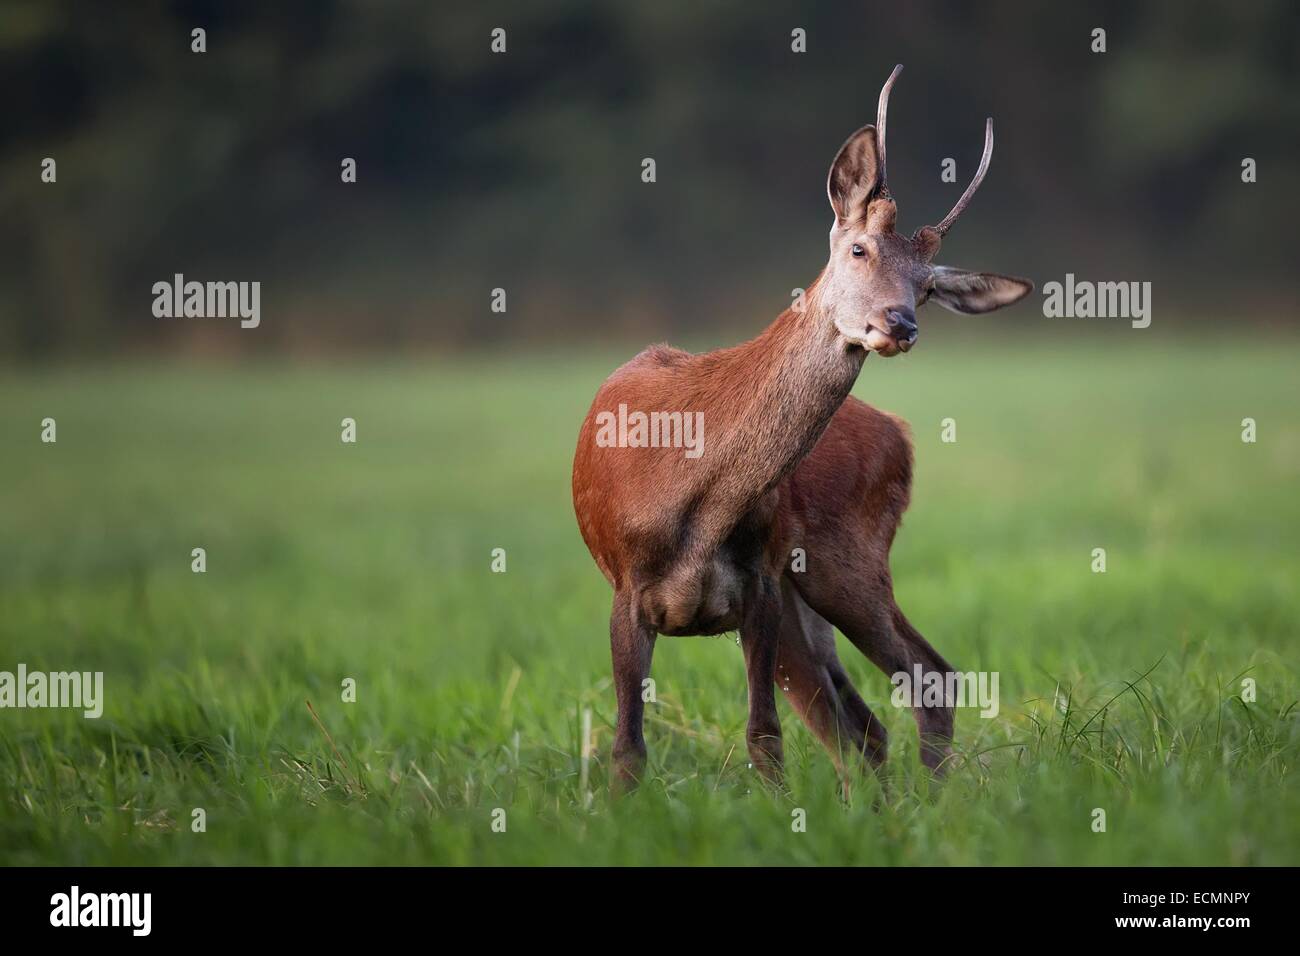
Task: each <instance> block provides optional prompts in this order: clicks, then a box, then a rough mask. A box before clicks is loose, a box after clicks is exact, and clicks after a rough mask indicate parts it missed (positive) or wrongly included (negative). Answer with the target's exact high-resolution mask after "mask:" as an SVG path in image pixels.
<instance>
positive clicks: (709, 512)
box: [573, 66, 1033, 785]
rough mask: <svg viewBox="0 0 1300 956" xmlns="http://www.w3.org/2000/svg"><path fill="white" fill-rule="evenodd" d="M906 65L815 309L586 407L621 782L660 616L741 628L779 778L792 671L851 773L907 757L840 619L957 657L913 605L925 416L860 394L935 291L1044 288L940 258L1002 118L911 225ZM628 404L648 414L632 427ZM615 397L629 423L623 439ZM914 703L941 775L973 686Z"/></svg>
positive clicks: (971, 304)
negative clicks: (892, 558)
mask: <svg viewBox="0 0 1300 956" xmlns="http://www.w3.org/2000/svg"><path fill="white" fill-rule="evenodd" d="M901 69H902V67H901V66H898V67H896V68H895V69H894V72H893V73H892V74H891V75H890V77H889V80H888V81H887V82H886V83H885V86H884V88H883V89H882V90H881V93H880V101H879V107H878V111H877V118H876V125H875V126H864V127H863V128H862V129H860V130H858V131H857V132H856V133H854V134H853V135H852V136H850V137H849V139H848V141H847V142H845V144H844V145H843V146H842V147H841V148H840V151H839V153H838V154H836V156H835V161H834V162H833V163H832V164H831V168H830V174H829V176H828V178H827V183H826V191H827V194H828V196H829V198H830V203H831V208H832V209H833V210H834V213H835V222H834V225H833V226H832V228H831V233H830V261H829V262H828V263H827V265H826V267H825V268H824V269H823V270H822V272H821V275H819V276H818V277H817V280H816V281H815V282H814V283H813V284H812V285H811V286H810V287H809V288H808V290H807V292H806V294H805V296H804V302H803V303H802V305H800V304H799V303H796V306H794V307H791V308H789V309H787V310H786V311H785V312H783V313H782V314H781V315H780V316H779V317H778V318H777V319H776V321H774V322H773V323H772V324H771V325H770V326H768V327H767V329H766V330H765V331H763V332H762V333H760V334H759V335H758V336H757V337H756V338H754V339H752V340H750V341H748V342H746V343H744V344H742V345H737V346H734V347H732V348H725V349H718V350H716V351H713V352H707V353H705V354H702V355H693V354H690V353H687V352H683V351H680V350H678V349H674V348H670V347H668V346H666V345H658V346H654V347H652V348H649V349H646V350H645V351H644V352H642V353H641V354H640V355H638V356H636V358H634V359H632V361H630V362H628V363H627V364H626V365H624V366H623V367H622V368H620V369H618V370H617V371H615V372H614V374H613V375H611V376H610V377H609V378H608V379H607V380H606V381H605V383H604V384H603V385H602V386H601V387H600V390H599V391H598V392H597V393H596V398H595V401H594V402H593V403H592V406H591V410H590V411H589V412H588V413H587V417H586V420H585V421H584V422H583V424H582V429H581V431H580V432H579V435H578V448H577V453H576V455H575V457H574V462H573V502H574V509H575V511H576V512H577V518H578V526H579V528H580V529H581V532H582V537H583V540H584V541H585V542H586V544H587V547H588V549H589V550H590V551H591V554H592V557H593V558H595V561H596V564H597V565H599V567H600V570H601V571H602V572H603V573H604V575H605V577H606V578H607V579H608V580H609V583H610V584H611V585H612V586H613V588H614V604H613V610H612V612H611V614H610V622H609V630H610V644H611V649H612V653H613V662H614V690H615V694H616V697H617V701H618V722H617V727H616V730H615V739H614V745H613V752H612V766H611V772H612V777H613V782H614V783H615V784H616V785H631V784H634V783H635V782H636V781H637V780H639V778H640V777H641V775H642V773H643V770H644V765H645V759H646V747H645V739H644V737H643V735H642V713H643V702H642V682H643V681H644V680H645V678H647V677H648V676H649V673H650V659H651V655H652V653H653V650H654V645H655V640H656V638H657V636H658V635H660V634H663V635H691V634H695V635H710V634H720V633H723V632H725V631H731V630H737V629H738V630H739V632H740V643H741V646H742V648H743V650H744V658H745V669H746V676H747V679H748V683H749V721H748V726H747V730H746V740H747V744H748V747H749V754H750V759H751V761H752V763H753V765H754V767H755V768H756V769H757V770H758V771H759V772H760V773H761V774H762V775H763V776H764V777H765V778H766V779H768V780H770V781H779V780H780V779H781V772H782V771H781V767H782V744H781V725H780V720H779V717H778V715H777V708H776V691H775V687H776V686H777V683H776V682H777V678H778V677H779V678H780V686H782V687H783V688H784V689H785V692H786V693H787V694H788V696H789V700H790V703H791V704H792V705H793V708H794V710H795V711H796V712H797V713H798V714H799V716H800V717H801V718H802V719H803V720H804V721H805V722H806V723H807V724H808V726H809V728H811V730H812V731H813V733H814V734H815V735H816V736H817V737H818V738H819V739H820V740H821V742H822V743H823V744H824V745H825V746H826V748H827V749H828V750H829V751H830V752H831V755H832V758H833V759H834V760H835V761H836V764H837V766H838V767H840V768H841V771H842V770H843V768H844V765H845V761H846V758H849V757H851V756H852V755H853V754H857V755H858V758H856V759H860V760H861V761H865V763H864V764H863V765H864V766H873V767H874V766H878V765H879V763H880V762H881V761H883V759H884V757H885V729H884V727H883V726H882V725H881V723H880V721H879V720H878V719H877V718H876V717H875V715H873V714H872V712H871V711H870V710H869V709H868V707H867V705H866V704H865V703H864V702H863V700H862V698H861V696H859V694H858V692H857V690H856V689H855V688H854V687H853V684H852V683H851V682H850V681H849V678H848V675H847V674H846V673H845V670H844V667H843V666H842V665H841V663H840V661H839V659H838V657H837V656H836V653H835V641H834V632H833V630H832V628H839V629H840V630H841V631H842V632H843V633H844V634H845V636H847V637H848V639H849V640H850V641H852V642H853V644H854V645H856V646H857V648H858V649H859V650H861V651H862V653H863V654H865V655H866V656H867V658H868V659H870V660H871V662H872V663H873V664H875V665H876V666H877V667H879V668H881V669H882V670H883V671H885V672H886V673H894V672H897V671H907V672H908V673H911V672H913V669H914V665H916V664H920V665H921V666H922V667H923V669H924V671H925V672H926V673H930V672H941V673H943V674H946V673H948V672H950V671H951V670H952V667H951V665H949V664H948V662H947V661H945V660H944V659H943V657H941V656H940V655H939V653H938V652H937V651H936V650H935V649H934V648H933V647H931V646H930V644H929V643H928V642H927V641H926V640H925V638H923V637H922V636H921V635H920V634H919V633H918V632H917V631H916V629H915V628H913V627H912V625H911V624H909V623H908V621H907V618H905V617H904V616H903V612H902V611H901V610H899V608H898V605H897V604H896V603H895V601H894V595H893V586H892V581H891V578H890V573H889V548H890V544H891V543H892V541H893V538H894V532H895V530H896V529H897V527H898V523H899V520H900V518H901V516H902V514H903V510H904V509H905V508H906V507H907V503H908V496H909V491H910V486H911V474H912V448H911V443H910V441H909V438H908V430H907V426H906V425H905V424H904V423H903V422H902V421H901V420H899V419H897V418H895V417H894V416H892V415H889V414H887V413H885V412H881V411H877V410H876V409H874V408H872V407H871V406H869V405H866V404H864V403H863V402H860V401H857V400H856V399H853V398H850V397H849V390H850V389H851V388H852V387H853V383H854V382H855V381H856V380H857V377H858V373H859V371H860V370H861V369H862V365H863V362H864V361H865V360H866V357H867V355H868V354H870V353H871V352H875V353H877V354H879V355H881V356H885V357H889V356H893V355H897V354H898V353H899V352H906V351H909V350H910V349H911V348H912V347H913V346H914V344H915V343H916V339H917V324H916V312H915V310H916V309H917V307H919V306H921V305H923V304H924V303H925V302H926V301H928V300H930V299H934V300H935V301H937V302H938V303H939V304H940V305H943V306H945V307H947V308H948V309H951V310H952V311H954V312H960V313H966V314H976V313H982V312H989V311H992V310H993V309H997V308H1000V307H1002V306H1005V305H1009V304H1011V303H1013V302H1015V301H1017V300H1019V299H1020V298H1022V297H1023V296H1025V295H1027V294H1028V293H1029V292H1030V291H1032V289H1033V284H1032V283H1031V282H1029V281H1028V280H1025V279H1016V278H1011V277H1007V276H1001V275H993V274H989V273H976V272H965V271H961V270H957V269H949V268H946V267H943V266H935V265H931V261H932V259H933V258H934V255H935V253H936V252H938V251H939V244H940V240H941V239H942V238H943V236H944V235H945V233H947V231H948V229H949V228H950V227H951V226H952V224H953V223H954V222H955V221H956V220H957V217H958V216H960V215H961V213H962V211H963V210H964V209H965V208H966V206H967V204H968V203H969V202H970V200H971V197H972V196H973V195H974V193H975V191H976V189H978V188H979V185H980V183H981V182H982V181H983V179H984V175H985V173H986V172H987V171H988V165H989V158H990V156H991V155H992V151H993V121H992V120H991V119H990V120H989V121H988V123H987V125H986V127H985V136H984V153H983V157H982V158H981V160H980V164H979V169H978V171H977V172H976V173H975V176H974V178H973V180H972V181H971V184H970V185H969V186H968V187H967V188H966V191H965V192H964V193H963V194H962V196H961V198H960V199H958V200H957V204H956V205H955V206H954V207H953V209H952V211H951V212H950V213H948V215H947V216H945V217H944V219H943V221H942V222H940V223H939V224H938V225H937V226H925V227H923V228H921V229H919V230H918V231H917V232H916V233H915V234H914V235H913V236H912V237H911V238H907V237H905V236H902V235H899V234H898V233H896V232H895V231H894V225H895V219H896V208H895V205H894V200H893V198H892V197H891V195H890V192H889V186H888V183H887V181H886V176H885V169H886V167H885V121H886V113H887V111H888V105H889V93H890V90H891V88H892V87H893V84H894V81H895V79H896V78H897V76H898V73H899V71H900V70H901ZM628 409H632V410H633V411H634V412H640V413H641V418H640V419H638V420H637V425H638V426H639V431H635V430H634V431H635V433H634V434H633V436H632V439H631V440H626V441H624V440H622V439H624V438H625V437H626V435H625V434H624V433H625V432H626V430H627V429H626V425H627V420H628V419H629V418H630V417H631V416H629V415H628V412H627V410H628ZM674 412H677V413H680V414H679V416H678V417H677V418H672V414H673V413H674ZM655 413H662V414H659V415H658V419H657V424H658V425H660V426H662V428H661V429H658V430H656V433H655V434H653V435H652V436H649V437H648V436H647V435H646V429H645V427H644V426H645V422H646V419H647V418H649V417H650V416H651V415H652V414H655ZM615 415H618V416H619V418H620V428H621V429H622V431H621V432H620V434H619V439H620V441H613V440H611V436H612V433H613V431H614V429H613V428H612V427H610V426H612V422H613V418H614V416H615ZM683 418H685V419H686V423H687V424H690V423H691V422H692V421H695V420H698V421H700V422H701V423H702V425H703V426H704V428H703V429H700V430H699V433H698V434H697V435H696V436H695V441H696V442H698V447H697V448H694V449H693V452H694V453H693V454H692V453H687V452H684V451H683V449H682V448H681V447H671V446H672V445H674V444H678V445H680V442H674V441H669V440H664V441H660V440H658V439H660V438H665V439H668V438H678V437H680V436H678V435H676V434H674V435H661V434H659V433H658V431H670V430H673V429H670V428H669V423H671V425H672V426H673V428H675V429H677V430H681V429H680V423H681V422H682V419H683ZM620 446H623V447H620ZM688 451H691V450H690V449H688ZM795 548H801V549H803V552H804V553H805V555H806V568H805V569H804V570H803V571H801V572H797V571H794V570H792V569H791V568H790V567H789V562H790V558H791V554H792V551H793V549H795ZM914 716H915V719H916V722H917V726H918V730H919V732H920V735H921V741H922V759H923V761H924V763H925V765H926V766H927V767H929V768H931V769H932V770H937V771H940V772H941V771H942V769H943V768H942V764H943V762H944V759H945V757H946V756H947V755H948V754H949V753H950V744H951V740H952V732H953V711H952V707H951V702H950V701H949V702H946V706H938V707H923V708H918V709H916V710H915V711H914Z"/></svg>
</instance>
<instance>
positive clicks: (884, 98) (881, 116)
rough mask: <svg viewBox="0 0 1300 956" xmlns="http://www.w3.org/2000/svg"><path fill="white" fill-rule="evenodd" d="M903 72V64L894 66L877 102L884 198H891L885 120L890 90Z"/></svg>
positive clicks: (881, 189) (882, 193)
mask: <svg viewBox="0 0 1300 956" xmlns="http://www.w3.org/2000/svg"><path fill="white" fill-rule="evenodd" d="M902 72H903V64H901V63H900V64H898V65H897V66H896V67H894V72H893V73H890V74H889V79H887V80H885V85H884V86H882V87H881V88H880V102H879V103H878V104H876V155H877V157H878V158H879V159H880V184H879V185H878V186H877V187H876V192H877V194H878V195H880V196H881V197H882V198H884V199H888V198H889V182H888V180H887V179H886V178H885V168H886V167H885V120H886V119H887V118H888V116H889V91H890V90H892V89H893V88H894V81H895V80H896V79H898V74H900V73H902Z"/></svg>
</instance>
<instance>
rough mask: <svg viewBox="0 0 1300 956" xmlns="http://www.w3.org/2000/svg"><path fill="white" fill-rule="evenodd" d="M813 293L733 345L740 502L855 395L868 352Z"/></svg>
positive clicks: (784, 466) (748, 503)
mask: <svg viewBox="0 0 1300 956" xmlns="http://www.w3.org/2000/svg"><path fill="white" fill-rule="evenodd" d="M816 286H817V283H814V284H813V288H810V289H809V290H808V292H807V293H806V295H805V297H804V299H805V303H804V307H803V308H802V309H796V308H790V309H787V310H786V311H785V312H783V313H782V314H781V315H780V316H778V317H777V319H776V321H774V322H773V323H772V324H771V325H770V326H768V328H767V329H766V330H764V331H763V332H762V333H761V334H760V335H758V336H757V337H755V338H753V339H751V340H750V341H748V342H746V343H744V344H743V345H739V346H736V347H735V348H734V349H729V350H728V355H727V359H728V360H729V361H728V365H730V366H731V368H730V369H728V370H727V371H728V372H730V375H729V376H727V377H728V378H730V379H731V381H730V382H728V391H729V392H730V394H731V396H732V402H733V403H734V404H732V408H731V414H730V415H729V416H728V418H729V421H727V422H726V423H725V424H726V425H727V426H728V427H727V429H726V430H727V432H729V433H730V434H729V436H728V439H726V444H727V445H728V446H729V447H728V448H727V452H728V453H727V454H725V455H723V456H721V457H722V458H723V459H724V460H727V461H726V466H725V467H726V468H727V469H728V471H729V472H730V474H731V476H732V479H733V481H734V483H733V481H727V482H726V483H727V484H728V485H729V486H730V490H731V491H732V492H733V493H734V494H735V497H736V498H737V499H738V500H737V505H738V507H740V508H748V507H752V505H753V502H754V501H756V500H757V499H758V498H759V497H761V496H762V495H763V494H765V493H766V492H767V491H769V490H770V489H771V488H773V487H774V486H775V485H776V484H777V483H779V482H780V481H781V480H782V479H783V478H784V477H785V476H786V475H788V474H789V473H790V472H791V471H792V470H793V469H794V467H795V466H796V465H797V464H799V462H800V461H801V460H802V459H803V458H804V456H805V455H807V454H808V452H810V451H811V450H812V447H813V445H815V444H816V443H817V439H818V438H820V437H821V435H822V432H823V431H825V429H826V426H827V425H828V424H829V423H830V420H831V417H832V416H833V415H834V414H835V412H836V410H838V409H839V407H840V405H842V404H843V403H844V399H845V398H847V397H848V394H849V392H850V390H851V389H852V388H853V383H854V382H855V381H856V380H857V377H858V373H859V372H860V371H861V370H862V362H863V360H864V359H865V358H866V354H867V353H866V352H865V351H864V350H863V349H861V348H857V347H847V346H846V345H845V343H844V340H843V338H842V337H841V336H840V335H839V333H838V332H837V331H836V330H835V325H834V322H833V321H832V315H831V314H830V311H829V309H830V306H828V304H827V303H825V302H824V301H823V299H822V297H821V296H819V295H818V294H817V288H816Z"/></svg>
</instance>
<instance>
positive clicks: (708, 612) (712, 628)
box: [641, 556, 745, 637]
mask: <svg viewBox="0 0 1300 956" xmlns="http://www.w3.org/2000/svg"><path fill="white" fill-rule="evenodd" d="M744 593H745V575H744V572H743V571H742V570H741V569H740V568H739V567H737V566H736V565H735V564H733V563H732V562H730V561H728V560H726V559H725V558H723V557H721V556H718V557H715V558H714V559H713V561H712V562H710V563H708V564H705V565H703V566H694V567H683V568H678V569H674V571H673V572H672V573H671V574H669V575H668V576H666V577H665V578H664V579H663V580H661V581H659V582H657V583H656V584H654V585H651V586H650V587H647V588H646V589H645V590H644V591H643V592H642V596H641V607H642V610H643V612H644V613H645V616H646V619H647V620H649V621H650V622H651V623H652V624H653V625H654V628H655V630H656V631H658V632H659V633H660V634H666V635H670V636H674V637H681V636H686V635H691V634H700V635H707V634H721V633H722V632H723V631H734V630H736V629H737V628H739V627H740V620H741V615H742V612H743V611H744Z"/></svg>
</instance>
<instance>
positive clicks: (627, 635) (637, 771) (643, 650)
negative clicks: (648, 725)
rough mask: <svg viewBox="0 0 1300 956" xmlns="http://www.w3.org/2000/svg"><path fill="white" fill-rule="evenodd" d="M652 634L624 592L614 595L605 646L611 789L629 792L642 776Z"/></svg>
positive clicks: (652, 651)
mask: <svg viewBox="0 0 1300 956" xmlns="http://www.w3.org/2000/svg"><path fill="white" fill-rule="evenodd" d="M654 642H655V632H654V629H653V628H651V627H650V626H649V625H648V624H646V623H645V622H644V621H642V620H641V618H640V614H639V612H638V608H637V605H636V602H635V601H633V600H631V597H630V595H629V594H627V593H626V592H619V593H617V594H615V595H614V607H613V610H612V611H611V612H610V616H609V644H610V651H611V654H612V656H613V659H614V693H615V695H616V697H617V698H618V723H617V725H616V726H615V730H614V748H613V753H612V758H613V760H612V763H611V767H610V777H611V780H610V782H611V784H612V786H613V787H614V789H616V790H618V789H623V790H626V789H629V788H631V787H634V786H636V784H637V783H638V782H640V780H641V777H642V775H643V774H644V772H645V763H646V747H645V737H644V735H643V734H642V722H643V719H644V710H645V703H644V701H643V699H642V697H641V692H642V688H641V685H642V682H643V681H644V680H645V679H646V678H647V677H649V676H650V660H651V657H652V656H653V654H654Z"/></svg>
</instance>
